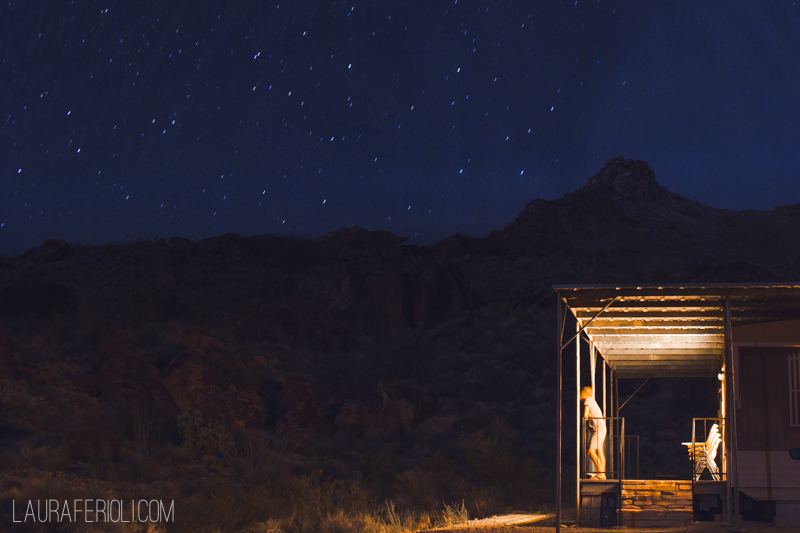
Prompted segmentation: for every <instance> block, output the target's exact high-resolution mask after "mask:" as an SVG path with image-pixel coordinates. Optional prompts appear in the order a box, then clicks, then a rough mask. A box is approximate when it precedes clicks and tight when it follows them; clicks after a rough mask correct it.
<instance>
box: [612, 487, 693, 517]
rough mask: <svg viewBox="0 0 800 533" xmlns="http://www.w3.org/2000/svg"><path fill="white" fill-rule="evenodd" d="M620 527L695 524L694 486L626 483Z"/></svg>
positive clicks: (623, 489) (623, 491) (622, 490)
mask: <svg viewBox="0 0 800 533" xmlns="http://www.w3.org/2000/svg"><path fill="white" fill-rule="evenodd" d="M621 492H622V501H621V502H620V504H621V505H620V525H623V526H627V527H648V526H655V527H664V526H674V525H679V524H686V523H689V522H691V521H692V482H691V481H681V480H679V481H675V480H650V479H645V480H625V481H622V487H621Z"/></svg>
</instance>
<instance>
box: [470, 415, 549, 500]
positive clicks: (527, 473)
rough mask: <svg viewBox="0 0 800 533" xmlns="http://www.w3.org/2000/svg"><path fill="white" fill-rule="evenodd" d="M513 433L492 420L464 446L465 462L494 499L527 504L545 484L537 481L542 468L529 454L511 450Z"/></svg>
mask: <svg viewBox="0 0 800 533" xmlns="http://www.w3.org/2000/svg"><path fill="white" fill-rule="evenodd" d="M515 436H516V432H515V431H514V430H512V429H511V428H509V427H508V426H506V425H505V423H504V422H503V421H501V420H500V419H495V420H494V421H493V423H492V424H491V426H490V427H489V428H488V429H487V430H479V431H477V432H476V433H474V434H473V435H472V436H471V438H470V439H469V440H468V442H467V443H466V445H465V459H466V463H467V465H468V466H469V467H470V468H471V469H472V471H473V472H474V473H475V474H476V476H475V477H476V481H477V482H478V484H479V485H481V486H483V487H485V488H486V489H487V490H488V491H491V492H490V493H485V495H491V496H493V497H494V498H496V499H497V500H500V501H504V502H506V504H516V505H530V503H531V502H532V501H539V500H540V499H541V496H542V491H544V490H545V487H546V486H548V485H546V484H543V483H540V482H539V483H537V481H541V479H542V476H543V473H544V470H543V469H542V467H541V465H540V464H539V463H538V462H537V461H536V460H534V459H532V458H530V457H520V456H518V455H517V454H516V453H515V452H514V449H513V439H514V437H515Z"/></svg>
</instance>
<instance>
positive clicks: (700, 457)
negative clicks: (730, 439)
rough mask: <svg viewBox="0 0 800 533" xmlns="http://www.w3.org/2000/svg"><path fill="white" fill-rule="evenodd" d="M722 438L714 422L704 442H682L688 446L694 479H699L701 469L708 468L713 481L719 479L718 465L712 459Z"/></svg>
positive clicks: (715, 455)
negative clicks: (692, 463) (692, 462)
mask: <svg viewBox="0 0 800 533" xmlns="http://www.w3.org/2000/svg"><path fill="white" fill-rule="evenodd" d="M720 442H722V438H721V437H720V435H719V426H718V425H717V424H714V425H713V426H711V430H710V431H709V432H708V438H707V439H706V441H705V442H695V443H694V444H692V443H691V442H682V443H681V444H683V445H684V446H686V447H687V448H689V459H690V460H693V461H694V480H695V481H697V480H698V479H700V475H701V474H702V473H703V470H705V469H706V468H708V471H709V472H710V473H711V478H712V479H713V480H714V481H719V478H720V476H719V467H718V466H717V463H715V462H714V459H715V458H716V457H717V448H719V443H720Z"/></svg>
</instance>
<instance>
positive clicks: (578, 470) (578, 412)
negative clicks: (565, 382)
mask: <svg viewBox="0 0 800 533" xmlns="http://www.w3.org/2000/svg"><path fill="white" fill-rule="evenodd" d="M580 330H581V323H580V321H579V320H577V317H576V320H575V332H576V333H577V332H580ZM581 415H582V413H581V336H580V335H578V336H577V337H575V468H576V470H575V523H576V524H578V525H580V524H581V459H582V458H583V457H582V456H583V454H582V451H583V450H581V420H582V418H583V417H582V416H581Z"/></svg>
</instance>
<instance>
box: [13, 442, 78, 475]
mask: <svg viewBox="0 0 800 533" xmlns="http://www.w3.org/2000/svg"><path fill="white" fill-rule="evenodd" d="M4 455H5V457H4V458H3V459H4V460H3V463H5V464H9V466H11V467H12V468H15V469H25V468H30V467H34V468H37V469H39V470H47V471H53V470H65V469H66V468H68V467H69V466H70V464H72V457H71V455H70V453H69V449H67V448H66V447H64V446H53V445H50V444H40V445H36V444H23V445H22V446H21V447H20V448H19V450H18V451H15V452H12V453H9V454H4Z"/></svg>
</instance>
